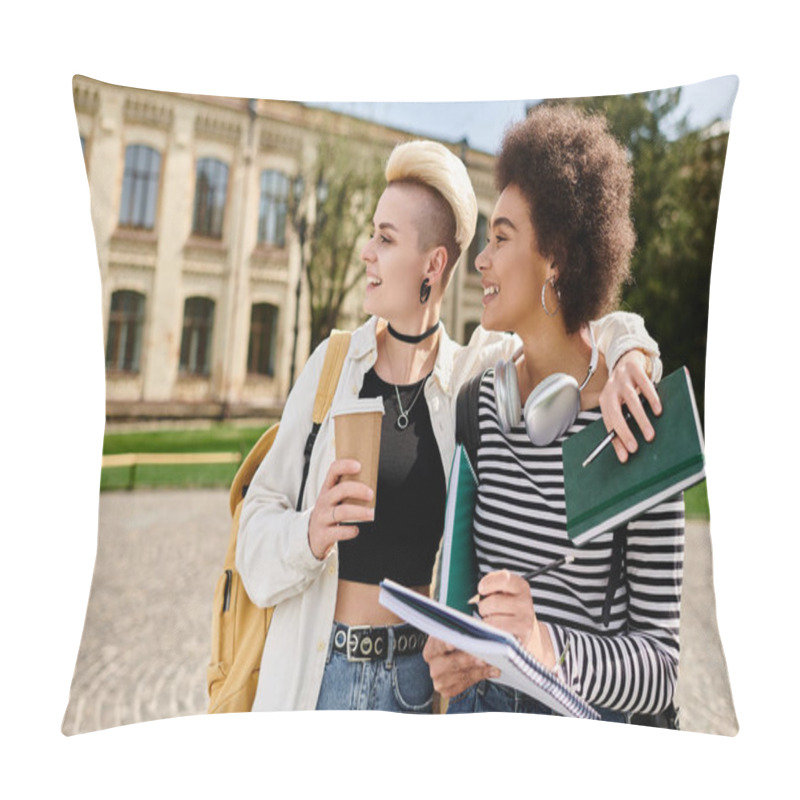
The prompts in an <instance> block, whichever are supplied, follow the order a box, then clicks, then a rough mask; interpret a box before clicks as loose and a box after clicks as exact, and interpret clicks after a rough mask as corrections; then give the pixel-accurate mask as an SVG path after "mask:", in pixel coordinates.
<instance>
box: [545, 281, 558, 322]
mask: <svg viewBox="0 0 800 800" xmlns="http://www.w3.org/2000/svg"><path fill="white" fill-rule="evenodd" d="M548 283H549V284H550V287H551V288H552V290H553V291H554V292H555V295H556V308H555V311H551V310H550V309H549V308H548V307H547V299H546V298H545V292H546V291H547V284H548ZM542 308H543V309H544V313H545V314H547V316H548V317H554V316H555V315H556V314H558V309H559V308H561V292H560V291H559V290H558V288H557V287H556V279H555V277H553V276H552V275H551V276H550V277H549V278H548V279H547V280H546V281H545V282H544V283H543V284H542Z"/></svg>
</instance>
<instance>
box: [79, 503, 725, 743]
mask: <svg viewBox="0 0 800 800" xmlns="http://www.w3.org/2000/svg"><path fill="white" fill-rule="evenodd" d="M99 520H100V521H99V526H100V536H99V541H98V552H97V561H96V567H95V572H94V578H93V581H92V588H91V594H90V598H89V607H88V610H87V615H86V623H85V627H84V632H83V637H82V640H81V644H80V650H79V653H78V658H77V664H76V669H75V675H74V679H73V683H72V688H71V692H70V701H69V705H68V707H67V710H66V714H65V717H64V723H63V731H64V733H65V734H68V735H71V734H75V733H86V732H89V731H94V730H102V729H104V728H108V727H113V726H117V725H126V724H129V723H133V722H143V721H147V720H154V719H163V718H168V717H175V716H182V715H191V714H202V713H204V712H205V709H206V700H207V697H206V683H205V675H206V665H207V663H208V657H209V637H210V623H211V601H212V595H213V591H214V585H215V583H216V580H217V577H218V574H219V571H220V569H221V567H222V560H223V557H224V554H225V548H226V546H227V541H228V533H229V523H230V516H229V512H228V500H227V492H226V491H224V490H192V491H145V490H137V491H134V492H106V493H103V494H102V495H101V499H100V517H99ZM686 545H687V547H686V565H685V576H684V593H683V609H682V614H683V616H682V622H681V638H682V656H681V671H680V680H679V684H678V702H679V707H680V709H681V727H682V729H683V730H690V731H697V732H704V733H718V734H726V735H733V734H735V733H736V731H737V727H738V726H737V722H736V717H735V713H734V710H733V705H732V701H731V693H730V687H729V684H728V676H727V669H726V666H725V660H724V656H723V653H722V648H721V646H720V641H719V634H718V632H717V625H716V606H715V601H714V590H713V585H712V578H711V547H710V542H709V535H708V526H707V525H703V524H698V523H692V524H690V525H689V526H688V528H687V540H686Z"/></svg>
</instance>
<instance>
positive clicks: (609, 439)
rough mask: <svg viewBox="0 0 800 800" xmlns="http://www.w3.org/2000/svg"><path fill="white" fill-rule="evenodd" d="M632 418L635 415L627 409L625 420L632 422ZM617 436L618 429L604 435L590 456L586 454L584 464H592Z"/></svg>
mask: <svg viewBox="0 0 800 800" xmlns="http://www.w3.org/2000/svg"><path fill="white" fill-rule="evenodd" d="M631 419H633V416H632V415H631V412H630V411H626V412H625V421H626V422H630V420H631ZM616 436H617V432H616V431H610V432H609V433H607V434H606V435H605V436H604V437H603V439H602V441H601V442H600V444H598V445H597V447H595V449H594V450H592V452H591V453H589V455H588V456H586V460H585V461H584V462H583V464H582V466H584V467H585V466H586V465H587V464H591V463H592V461H594V460H595V459H596V458H597V456H599V455H600V453H602V452H603V450H605V449H606V447H608V446H609V445H610V444H611V442H612V441H613V440H614V439H615V438H616Z"/></svg>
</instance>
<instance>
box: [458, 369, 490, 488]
mask: <svg viewBox="0 0 800 800" xmlns="http://www.w3.org/2000/svg"><path fill="white" fill-rule="evenodd" d="M485 374H486V372H481V373H479V374H478V375H475V376H474V377H473V378H471V379H470V380H469V381H467V382H466V383H465V384H464V385H463V386H462V387H461V389H459V392H458V397H457V398H456V443H457V444H463V445H464V449H465V450H466V451H467V456H468V457H469V462H470V464H472V469H473V471H474V472H475V474H476V475H477V473H478V445H479V444H480V441H481V436H480V430H479V428H478V400H479V396H480V393H481V381H482V380H483V376H484V375H485Z"/></svg>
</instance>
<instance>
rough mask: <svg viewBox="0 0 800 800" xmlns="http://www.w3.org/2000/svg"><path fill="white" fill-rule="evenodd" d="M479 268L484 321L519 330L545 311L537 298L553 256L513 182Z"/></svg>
mask: <svg viewBox="0 0 800 800" xmlns="http://www.w3.org/2000/svg"><path fill="white" fill-rule="evenodd" d="M475 267H476V269H477V270H478V272H480V273H481V285H482V286H483V313H482V315H481V325H483V327H484V328H486V329H487V330H494V331H514V332H516V333H519V332H520V331H521V330H522V329H524V328H525V327H526V324H527V323H529V321H530V320H531V318H532V315H533V314H536V313H537V309H539V310H541V304H540V303H539V302H538V301H539V297H540V295H541V291H542V284H543V282H544V281H545V280H546V278H547V277H548V269H549V267H550V260H549V259H546V258H544V256H542V255H541V254H540V253H539V248H538V245H537V242H536V231H535V230H534V227H533V222H532V221H531V209H530V206H529V205H528V202H527V201H526V200H525V197H524V196H523V194H522V192H521V191H520V190H519V189H518V188H517V187H516V186H515V185H514V184H509V185H508V186H507V187H506V188H505V189H504V190H503V192H502V193H501V195H500V197H499V198H498V199H497V203H496V204H495V207H494V212H493V214H492V219H491V222H490V224H489V235H488V242H487V244H486V247H485V248H484V249H483V250H482V251H481V252H480V253H479V254H478V257H477V258H476V259H475Z"/></svg>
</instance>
